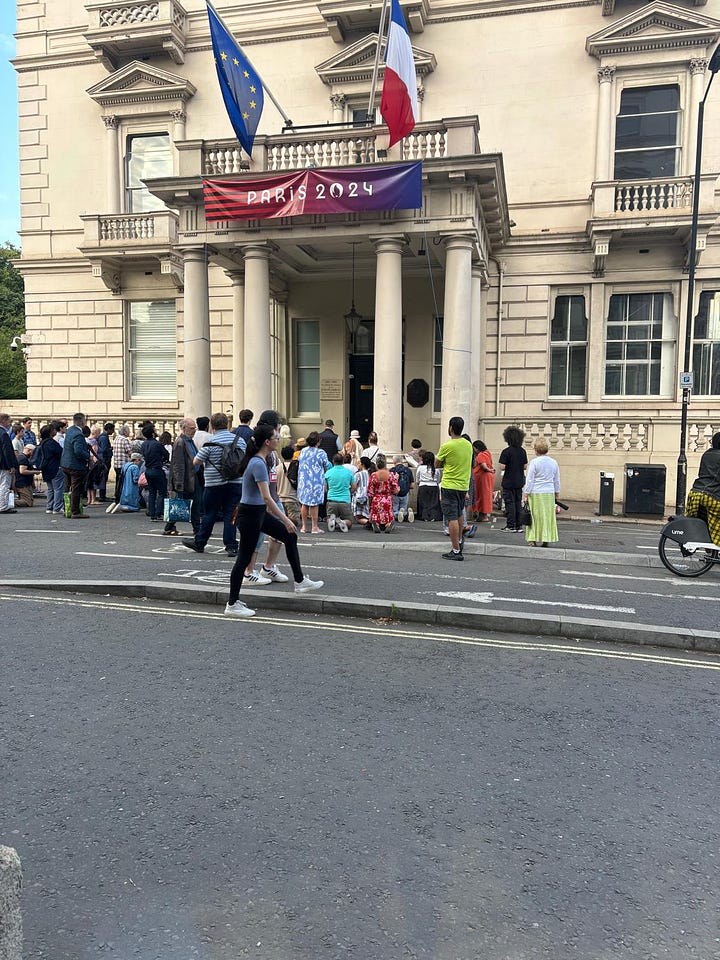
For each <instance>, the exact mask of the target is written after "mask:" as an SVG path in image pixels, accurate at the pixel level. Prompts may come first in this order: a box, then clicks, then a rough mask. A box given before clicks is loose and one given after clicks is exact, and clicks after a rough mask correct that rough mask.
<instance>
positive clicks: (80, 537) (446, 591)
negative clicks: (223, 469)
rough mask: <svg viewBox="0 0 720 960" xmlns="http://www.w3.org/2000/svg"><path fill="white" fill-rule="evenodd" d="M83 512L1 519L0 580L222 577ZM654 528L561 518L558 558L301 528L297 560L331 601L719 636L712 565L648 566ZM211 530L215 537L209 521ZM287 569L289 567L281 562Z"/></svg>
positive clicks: (156, 527) (186, 555) (516, 541)
mask: <svg viewBox="0 0 720 960" xmlns="http://www.w3.org/2000/svg"><path fill="white" fill-rule="evenodd" d="M88 512H89V513H90V515H91V519H89V520H88V521H86V522H84V523H77V522H73V521H66V520H64V519H60V520H58V519H56V518H54V517H46V515H45V513H44V512H43V511H41V510H40V509H38V508H34V509H33V510H31V511H24V512H22V513H18V514H16V515H12V516H8V517H2V518H0V543H1V544H2V560H1V561H0V564H1V566H0V571H1V575H2V578H3V579H6V578H15V577H27V578H32V579H36V578H44V577H47V578H49V579H60V580H63V579H67V580H68V581H73V580H75V581H78V582H79V581H81V580H83V579H91V580H97V579H100V580H105V579H108V580H128V581H137V580H148V581H157V582H160V583H163V582H167V583H183V582H190V583H205V584H208V583H210V584H221V585H223V584H226V583H227V582H228V579H229V571H230V567H231V564H232V561H231V560H230V559H229V558H228V557H227V556H226V555H225V553H224V551H223V548H222V542H221V540H220V539H213V540H212V541H211V543H210V545H209V546H208V549H207V551H206V553H204V554H202V555H200V554H196V553H192V552H190V551H188V550H186V549H185V548H184V547H182V545H181V544H180V542H179V540H180V538H168V537H163V536H161V529H162V525H161V524H151V523H149V521H148V520H147V518H146V517H145V516H143V515H129V516H128V515H124V516H123V515H117V514H116V515H111V516H107V515H106V514H105V513H104V512H103V510H102V508H90V509H89V510H88ZM659 528H660V525H659V524H658V525H657V526H637V527H636V526H626V525H614V524H602V525H600V524H592V523H587V522H567V521H566V522H563V523H561V525H560V536H561V543H560V545H559V546H560V547H562V548H565V549H566V554H565V557H564V558H561V557H560V554H559V553H558V551H557V549H553V548H549V549H547V550H543V549H537V548H530V547H525V546H524V538H523V537H521V536H519V535H518V536H515V535H511V534H508V533H504V532H503V531H502V530H501V524H500V523H498V524H493V525H480V526H479V528H478V535H477V537H476V539H475V540H474V541H471V542H469V544H468V547H467V550H466V560H465V562H464V563H463V564H456V563H451V562H449V561H447V560H443V559H442V558H441V556H440V555H441V553H443V552H444V551H446V550H447V549H448V540H447V538H445V537H443V536H442V532H441V529H440V526H439V525H438V524H420V523H415V524H412V525H409V524H403V525H399V526H398V527H397V528H396V532H395V533H393V534H390V535H388V536H387V537H382V536H377V535H374V534H372V533H368V532H366V531H361V530H358V529H354V530H353V531H351V532H350V533H349V534H347V535H343V534H340V533H334V534H328V533H327V532H325V533H323V534H322V535H320V536H317V537H314V536H310V535H306V536H304V537H302V539H301V555H302V560H303V565H304V568H305V570H306V572H307V573H308V574H309V575H310V576H312V577H315V578H321V579H323V580H325V582H326V587H325V590H326V592H327V593H329V594H331V595H334V596H347V597H368V598H378V599H396V598H398V597H400V598H402V599H403V600H405V601H412V600H413V599H415V600H417V601H418V602H419V603H442V604H449V605H458V606H463V607H468V606H469V607H473V606H477V607H478V608H480V609H492V610H501V611H505V610H506V611H508V613H509V614H512V613H517V612H519V611H529V612H533V613H538V612H542V611H544V610H546V611H547V612H548V613H554V614H557V613H560V614H567V615H569V616H588V617H591V618H593V619H601V620H607V621H609V622H611V623H612V622H627V621H632V622H637V623H648V624H655V625H670V626H688V625H690V626H692V627H695V628H697V629H701V630H707V631H710V632H714V631H717V629H718V628H717V624H718V613H719V611H720V591H718V577H719V576H720V568H718V570H711V571H710V572H709V573H708V574H707V575H706V576H705V577H703V578H701V579H697V580H687V579H681V578H678V577H675V576H672V575H671V574H670V573H668V572H667V571H666V570H665V569H664V568H662V567H648V566H647V562H648V558H653V559H654V560H657V542H658V530H659ZM187 529H188V528H187V526H186V531H187ZM215 529H216V533H217V534H218V535H219V534H220V527H219V525H218V526H216V528H215ZM478 544H492V545H505V546H510V547H512V548H513V549H514V552H515V553H516V554H517V555H516V556H497V555H495V554H493V555H487V556H480V555H477V554H476V553H473V551H475V550H477V545H478ZM381 547H384V548H385V549H380V548H381ZM395 547H397V548H398V549H395ZM571 551H572V552H571ZM618 554H624V555H625V556H627V563H623V564H617V563H616V562H613V563H610V562H607V563H605V562H604V559H603V558H604V557H607V558H608V559H611V558H612V559H617V557H618ZM657 562H659V561H657ZM285 570H286V572H288V573H289V570H288V568H287V565H286V566H285ZM262 589H263V590H270V591H284V590H287V589H289V586H283V585H279V584H273V585H271V586H269V587H263V588H262Z"/></svg>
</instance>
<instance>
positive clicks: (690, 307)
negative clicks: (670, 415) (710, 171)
mask: <svg viewBox="0 0 720 960" xmlns="http://www.w3.org/2000/svg"><path fill="white" fill-rule="evenodd" d="M708 70H709V71H710V79H709V80H708V85H707V87H706V88H705V95H704V96H703V98H702V100H701V101H700V103H699V104H698V124H697V144H696V147H695V179H694V181H693V206H692V225H691V228H690V251H689V256H688V289H687V313H686V317H685V355H684V358H683V376H682V410H681V413H680V454H679V456H678V462H677V487H676V489H675V512H676V513H684V512H685V494H686V492H687V455H686V453H685V448H686V446H687V420H688V406H689V404H690V392H691V390H692V374H691V370H690V352H691V347H692V335H693V319H694V300H695V267H696V264H697V249H696V247H697V235H698V216H699V208H700V168H701V166H702V141H703V122H704V119H705V101H706V100H707V96H708V94H709V93H710V87H711V86H712V82H713V80H714V79H715V74H716V73H717V72H718V71H719V70H720V45H719V46H717V47H716V49H715V52H714V53H713V55H712V57H711V58H710V63H709V64H708Z"/></svg>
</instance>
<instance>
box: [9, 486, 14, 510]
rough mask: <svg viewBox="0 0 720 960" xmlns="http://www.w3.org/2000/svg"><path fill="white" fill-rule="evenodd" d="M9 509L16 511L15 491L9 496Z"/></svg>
mask: <svg viewBox="0 0 720 960" xmlns="http://www.w3.org/2000/svg"><path fill="white" fill-rule="evenodd" d="M7 508H8V510H14V509H15V493H14V491H13V490H11V491H10V493H9V494H8V505H7Z"/></svg>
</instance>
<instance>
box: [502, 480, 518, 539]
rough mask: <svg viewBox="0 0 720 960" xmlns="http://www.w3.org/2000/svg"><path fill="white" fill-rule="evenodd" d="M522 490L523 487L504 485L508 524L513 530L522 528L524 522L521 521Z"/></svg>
mask: <svg viewBox="0 0 720 960" xmlns="http://www.w3.org/2000/svg"><path fill="white" fill-rule="evenodd" d="M522 492H523V488H522V487H503V500H504V501H505V511H506V514H507V525H508V527H509V528H510V529H511V530H522V523H521V521H520V508H521V506H522Z"/></svg>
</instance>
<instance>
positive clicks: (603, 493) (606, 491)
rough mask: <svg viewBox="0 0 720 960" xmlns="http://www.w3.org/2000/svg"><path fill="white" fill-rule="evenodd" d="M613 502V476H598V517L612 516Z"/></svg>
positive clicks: (610, 474)
mask: <svg viewBox="0 0 720 960" xmlns="http://www.w3.org/2000/svg"><path fill="white" fill-rule="evenodd" d="M614 502H615V474H614V473H601V474H600V506H599V507H598V516H599V517H611V516H612V515H613V503H614Z"/></svg>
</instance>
